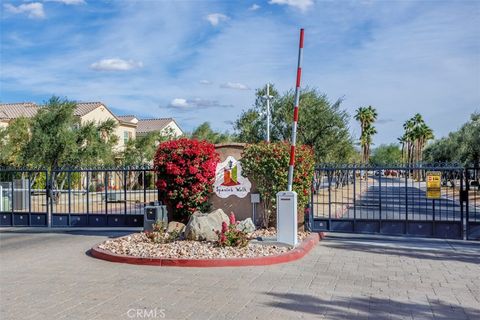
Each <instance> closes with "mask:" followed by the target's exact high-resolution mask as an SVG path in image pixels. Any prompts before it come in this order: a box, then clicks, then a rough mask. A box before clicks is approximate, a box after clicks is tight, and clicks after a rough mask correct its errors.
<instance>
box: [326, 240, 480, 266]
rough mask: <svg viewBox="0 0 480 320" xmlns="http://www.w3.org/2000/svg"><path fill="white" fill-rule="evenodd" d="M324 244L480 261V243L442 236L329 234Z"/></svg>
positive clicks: (373, 251) (434, 257)
mask: <svg viewBox="0 0 480 320" xmlns="http://www.w3.org/2000/svg"><path fill="white" fill-rule="evenodd" d="M322 246H325V247H327V248H332V249H340V250H348V251H351V252H355V251H356V252H364V253H373V254H381V255H394V256H402V257H408V258H412V259H428V260H436V261H458V262H465V263H473V264H480V242H479V243H476V242H466V241H449V240H441V239H436V240H434V239H418V238H393V239H390V238H388V237H382V238H379V237H376V238H368V237H354V236H350V237H341V236H337V235H335V236H327V238H326V239H325V240H324V241H323V242H322Z"/></svg>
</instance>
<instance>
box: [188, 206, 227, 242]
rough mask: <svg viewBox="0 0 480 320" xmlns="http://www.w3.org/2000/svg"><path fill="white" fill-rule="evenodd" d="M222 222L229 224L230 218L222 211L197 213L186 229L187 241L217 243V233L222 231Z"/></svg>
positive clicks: (191, 217)
mask: <svg viewBox="0 0 480 320" xmlns="http://www.w3.org/2000/svg"><path fill="white" fill-rule="evenodd" d="M222 222H226V223H229V219H228V216H227V215H226V214H225V212H223V210H222V209H217V210H214V211H212V212H210V213H208V214H207V213H201V212H195V213H194V214H192V215H191V216H190V220H189V221H188V223H187V226H186V227H185V239H187V240H196V241H216V240H218V236H217V234H216V232H215V231H220V230H221V229H222Z"/></svg>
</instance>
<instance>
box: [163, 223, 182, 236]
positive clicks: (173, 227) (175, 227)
mask: <svg viewBox="0 0 480 320" xmlns="http://www.w3.org/2000/svg"><path fill="white" fill-rule="evenodd" d="M174 231H175V232H177V233H179V234H181V233H183V232H184V231H185V224H183V223H181V222H177V221H171V222H169V223H168V227H167V232H168V233H171V232H174Z"/></svg>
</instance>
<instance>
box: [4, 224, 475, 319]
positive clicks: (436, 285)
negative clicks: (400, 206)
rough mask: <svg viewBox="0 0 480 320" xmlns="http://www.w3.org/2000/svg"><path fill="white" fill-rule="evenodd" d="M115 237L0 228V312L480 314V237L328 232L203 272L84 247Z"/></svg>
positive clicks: (56, 315) (110, 315)
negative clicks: (254, 260)
mask: <svg viewBox="0 0 480 320" xmlns="http://www.w3.org/2000/svg"><path fill="white" fill-rule="evenodd" d="M121 234H122V233H120V232H103V233H100V232H91V231H80V230H76V231H68V232H57V233H43V232H34V233H32V232H23V233H19V232H18V231H15V232H10V231H8V230H7V231H5V230H3V231H2V232H1V233H0V268H1V269H0V290H1V291H0V296H1V297H0V307H1V311H0V319H2V320H7V319H104V320H107V319H146V318H148V319H162V318H165V319H200V320H202V319H271V320H274V319H275V320H276V319H322V318H325V319H367V318H368V319H445V320H446V319H480V243H471V242H470V243H462V242H456V241H448V242H447V241H443V240H418V239H406V238H403V239H402V238H385V237H384V238H376V237H367V236H365V237H354V236H346V235H337V236H334V235H330V236H329V237H328V238H327V239H326V240H324V241H322V242H320V244H319V245H318V246H317V247H316V248H315V249H314V250H313V251H312V252H311V253H310V254H309V255H308V256H307V257H305V258H304V259H302V260H300V261H296V262H293V263H288V264H281V265H275V266H266V267H243V268H210V269H201V268H161V267H152V266H134V265H126V264H115V263H110V262H106V261H102V260H97V259H94V258H91V257H89V256H88V255H87V254H86V251H87V250H88V249H89V248H90V247H91V246H92V245H93V244H95V243H98V242H100V241H103V240H105V239H106V238H108V237H109V236H118V235H121ZM137 309H138V311H139V312H140V313H137ZM132 310H133V311H132ZM155 312H156V313H155ZM163 316H164V317H163Z"/></svg>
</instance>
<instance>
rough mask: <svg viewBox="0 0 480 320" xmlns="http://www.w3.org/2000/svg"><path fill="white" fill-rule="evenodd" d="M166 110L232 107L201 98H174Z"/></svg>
mask: <svg viewBox="0 0 480 320" xmlns="http://www.w3.org/2000/svg"><path fill="white" fill-rule="evenodd" d="M167 107H168V108H175V109H179V110H181V109H184V110H187V109H191V108H195V109H206V108H220V107H222V108H231V107H233V106H232V105H225V104H220V103H219V102H218V101H217V100H211V99H202V98H195V99H185V98H175V99H173V100H172V101H171V102H170V104H169V105H168V106H167Z"/></svg>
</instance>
